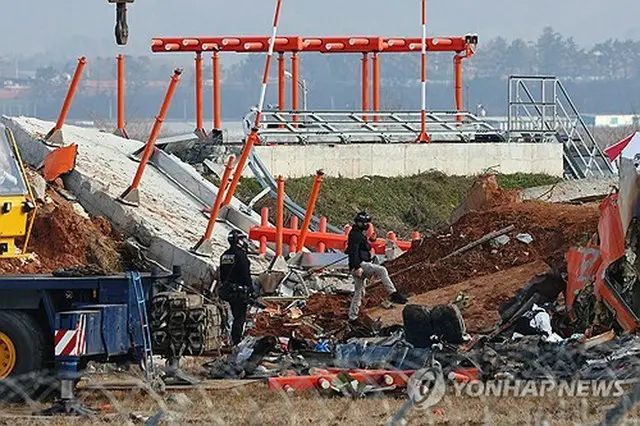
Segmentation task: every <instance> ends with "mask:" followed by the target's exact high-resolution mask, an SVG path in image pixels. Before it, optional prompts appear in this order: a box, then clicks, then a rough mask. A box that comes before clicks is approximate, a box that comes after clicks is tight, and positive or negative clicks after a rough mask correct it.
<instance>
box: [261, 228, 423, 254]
mask: <svg viewBox="0 0 640 426" xmlns="http://www.w3.org/2000/svg"><path fill="white" fill-rule="evenodd" d="M300 232H301V230H300V229H291V228H284V229H283V233H282V239H283V241H284V243H285V244H291V238H292V237H296V238H299V237H300ZM261 238H263V239H264V238H266V239H267V241H269V242H271V243H275V241H276V228H273V227H260V226H255V227H253V228H251V229H250V230H249V239H251V240H253V241H260V239H261ZM319 243H322V244H324V245H325V248H326V249H335V250H343V249H344V247H345V245H346V243H347V235H346V234H333V233H330V232H326V233H323V232H308V233H307V237H306V238H305V246H307V247H318V244H319ZM395 243H396V244H397V245H398V248H400V249H401V250H404V251H407V250H409V249H410V248H411V242H409V241H395ZM386 245H387V241H386V240H385V239H383V238H378V239H376V240H375V241H374V242H372V243H371V248H372V249H373V251H374V252H375V253H376V254H384V252H385V248H386ZM298 249H299V250H302V248H298Z"/></svg>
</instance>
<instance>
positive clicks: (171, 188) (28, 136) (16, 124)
mask: <svg viewBox="0 0 640 426" xmlns="http://www.w3.org/2000/svg"><path fill="white" fill-rule="evenodd" d="M2 122H3V123H5V124H6V125H7V127H9V128H11V130H12V131H13V133H14V135H15V138H16V142H17V143H18V146H19V148H20V151H21V154H22V156H23V158H24V160H25V161H26V162H28V163H30V164H32V165H37V164H40V163H42V161H43V159H44V158H45V156H46V155H47V154H48V153H49V152H50V150H51V149H53V148H51V147H49V146H47V145H45V144H44V143H43V142H42V137H43V136H44V135H45V134H46V132H47V131H48V129H49V128H50V127H51V126H52V123H49V122H46V121H41V120H37V119H33V118H28V117H14V118H9V117H2ZM64 130H65V135H66V137H67V139H68V140H69V141H70V142H73V143H75V144H77V145H78V157H77V165H76V167H75V169H74V170H73V171H71V172H70V173H68V174H67V175H65V177H64V181H65V187H66V188H68V189H69V190H70V191H72V192H73V193H74V195H75V196H76V197H77V198H78V200H79V201H80V203H81V204H82V206H83V207H84V208H85V209H86V210H87V212H89V214H91V215H94V216H98V215H99V216H103V217H105V218H106V219H107V220H109V221H110V222H111V223H112V225H113V226H114V228H115V229H117V230H118V231H120V232H122V233H123V234H125V235H129V236H135V237H136V239H138V241H140V242H141V243H142V244H143V245H144V246H146V247H148V255H149V257H150V258H151V259H153V260H155V261H156V262H158V263H160V264H161V265H162V266H164V267H165V268H167V269H171V267H172V266H173V264H174V262H180V264H182V266H183V268H182V270H183V273H184V279H185V281H187V282H190V283H191V284H192V285H204V286H206V287H208V286H209V285H210V284H211V281H212V279H213V276H214V273H215V265H216V264H217V261H218V259H217V257H218V256H219V255H220V254H221V253H222V252H223V251H224V250H226V248H227V245H228V244H227V241H226V236H227V234H228V232H229V231H230V229H231V228H230V227H229V226H228V225H227V224H226V223H218V224H217V225H216V228H215V230H214V234H213V236H212V244H213V247H214V248H215V250H214V257H213V258H201V257H198V256H195V255H193V254H191V253H190V252H189V250H190V249H191V248H192V247H193V246H194V245H195V244H196V243H197V242H198V240H199V239H200V238H201V237H202V235H203V234H204V231H205V229H206V225H207V218H206V217H205V216H204V215H203V214H201V211H202V209H203V208H204V207H206V206H205V205H204V204H203V202H202V201H210V200H211V198H209V200H198V199H197V198H196V197H193V195H191V194H189V193H188V191H185V190H184V188H182V187H181V186H180V185H178V184H177V183H176V182H175V181H174V179H172V178H170V177H167V176H165V175H164V174H163V173H161V172H160V171H158V170H157V169H156V168H155V167H148V168H147V169H146V170H145V175H144V177H143V179H142V183H141V185H140V194H141V198H142V200H143V201H142V203H141V206H140V207H137V208H134V207H128V206H125V205H123V204H121V203H118V202H117V201H116V199H117V197H118V196H119V195H120V194H121V193H122V191H123V190H124V189H126V188H127V187H128V186H129V184H130V182H131V179H132V177H133V175H134V173H135V171H136V169H137V167H138V163H136V162H134V161H132V160H131V159H130V158H129V154H131V153H132V152H134V151H136V150H137V149H139V148H140V147H142V146H143V144H142V142H139V141H135V140H127V139H123V138H120V137H117V136H115V135H111V134H108V133H103V132H99V131H98V130H96V129H86V128H80V127H76V126H65V128H64ZM176 160H177V159H176ZM178 161H179V160H178ZM187 174H191V173H187ZM191 179H192V180H193V181H195V180H196V177H195V176H191ZM211 186H213V188H215V186H214V185H213V184H211ZM215 189H216V190H217V188H215ZM209 191H210V192H209V194H210V197H211V196H213V195H214V194H215V192H214V191H213V190H212V188H209ZM198 198H199V197H198ZM233 204H234V205H238V204H240V201H239V200H236V199H234V200H233ZM251 219H252V218H250V217H247V219H245V220H248V221H249V222H250V221H251ZM258 263H259V262H254V265H256V267H260V266H259V265H258ZM260 268H261V269H264V267H260Z"/></svg>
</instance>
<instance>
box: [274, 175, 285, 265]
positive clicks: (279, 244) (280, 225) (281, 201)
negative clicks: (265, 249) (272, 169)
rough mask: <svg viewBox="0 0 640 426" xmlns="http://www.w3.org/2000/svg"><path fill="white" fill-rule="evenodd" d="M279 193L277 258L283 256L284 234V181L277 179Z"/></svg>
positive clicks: (277, 202)
mask: <svg viewBox="0 0 640 426" xmlns="http://www.w3.org/2000/svg"><path fill="white" fill-rule="evenodd" d="M276 183H277V186H278V192H277V194H276V257H279V256H282V236H283V233H284V229H283V228H284V179H283V178H282V176H278V178H277V179H276Z"/></svg>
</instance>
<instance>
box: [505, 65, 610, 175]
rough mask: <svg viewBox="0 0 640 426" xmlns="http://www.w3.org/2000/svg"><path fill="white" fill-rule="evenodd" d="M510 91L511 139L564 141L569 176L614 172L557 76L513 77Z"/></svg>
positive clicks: (522, 140)
mask: <svg viewBox="0 0 640 426" xmlns="http://www.w3.org/2000/svg"><path fill="white" fill-rule="evenodd" d="M508 91H509V95H508V96H509V111H508V129H509V130H508V140H509V141H510V142H539V143H562V144H563V145H564V174H565V177H567V178H570V179H584V178H587V177H601V176H610V175H613V174H614V173H615V171H614V168H613V166H612V165H611V163H610V161H609V159H608V158H607V157H606V155H605V154H604V152H603V151H602V149H601V147H600V146H599V144H598V142H597V141H596V140H595V138H594V137H593V134H592V133H591V131H590V130H589V128H588V127H587V125H586V124H585V122H584V120H583V119H582V116H581V115H580V113H579V112H578V110H577V108H576V106H575V104H574V103H573V101H572V100H571V98H570V97H569V94H568V93H567V91H566V89H565V88H564V86H563V84H562V82H560V80H559V79H558V78H556V77H551V76H511V77H509V88H508Z"/></svg>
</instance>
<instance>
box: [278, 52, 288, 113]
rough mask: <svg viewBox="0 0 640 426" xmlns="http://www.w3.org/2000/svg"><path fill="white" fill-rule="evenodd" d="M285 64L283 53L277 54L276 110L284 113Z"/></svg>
mask: <svg viewBox="0 0 640 426" xmlns="http://www.w3.org/2000/svg"><path fill="white" fill-rule="evenodd" d="M285 86H286V82H285V62H284V53H279V54H278V109H279V110H280V111H284V110H285V108H286V106H287V105H286V102H287V101H286V99H285V95H286V92H285V89H286V87H285Z"/></svg>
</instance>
